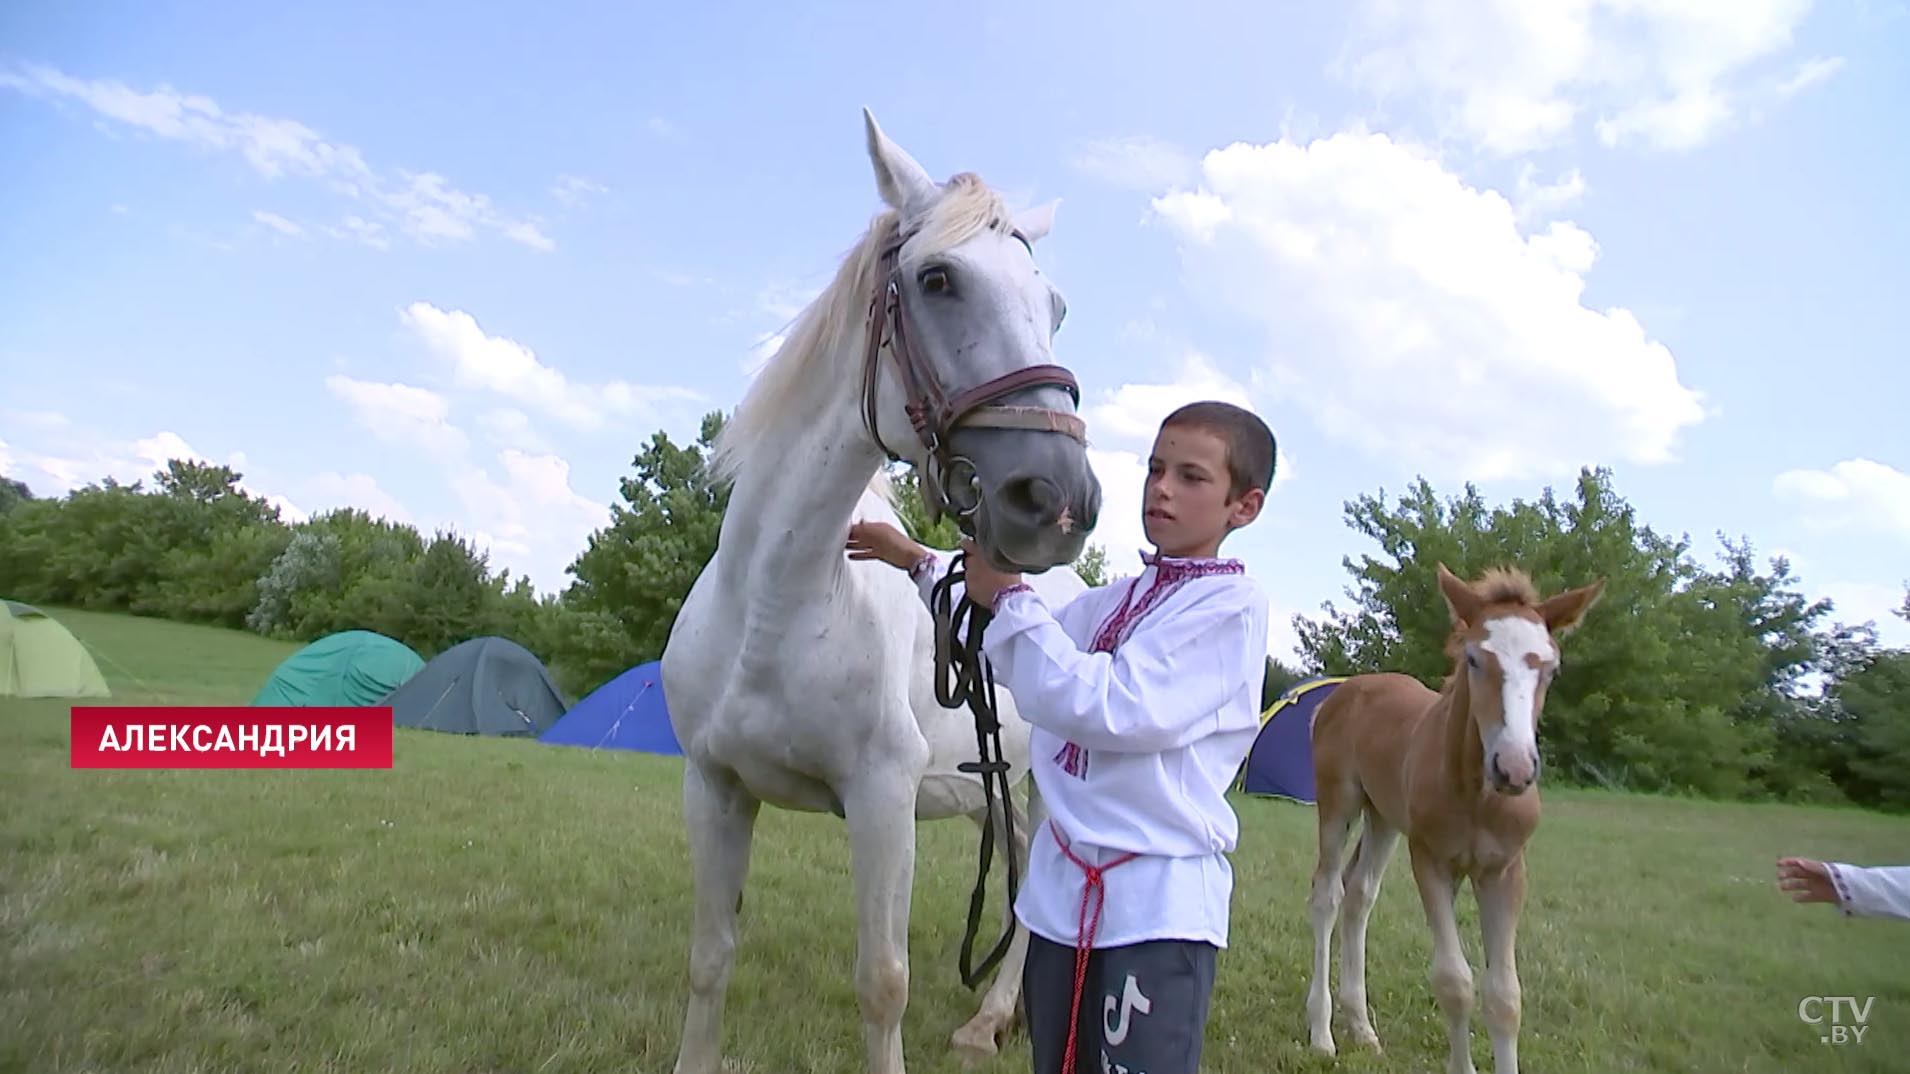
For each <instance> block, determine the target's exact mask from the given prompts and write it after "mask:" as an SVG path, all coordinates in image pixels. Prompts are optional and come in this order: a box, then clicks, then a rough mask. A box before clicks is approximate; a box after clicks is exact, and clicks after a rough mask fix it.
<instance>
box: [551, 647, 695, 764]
mask: <svg viewBox="0 0 1910 1074" xmlns="http://www.w3.org/2000/svg"><path fill="white" fill-rule="evenodd" d="M537 741H539V742H549V743H552V744H553V745H559V746H587V747H589V748H591V749H606V750H638V751H640V752H643V753H662V754H668V755H671V756H676V757H681V756H682V755H683V747H681V746H679V745H677V741H676V732H675V731H674V730H673V729H672V728H671V727H670V710H669V709H668V708H666V707H664V704H663V672H662V670H661V669H660V668H659V667H658V665H657V662H656V661H654V660H652V661H650V662H649V663H647V664H638V665H637V666H636V667H633V668H631V669H630V670H629V671H626V672H624V673H623V674H621V675H619V676H617V677H616V678H614V679H611V680H610V681H609V682H607V683H604V684H603V685H602V686H599V687H598V688H597V689H596V690H594V691H592V692H591V694H590V696H589V697H586V698H584V699H583V700H582V701H579V702H577V704H576V705H574V706H572V707H571V710H570V711H569V712H567V713H565V714H564V718H563V719H561V720H558V721H557V722H556V723H554V724H552V725H551V726H550V730H548V731H545V732H544V733H543V734H541V735H539V736H537Z"/></svg>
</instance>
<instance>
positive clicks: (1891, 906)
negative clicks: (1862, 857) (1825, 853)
mask: <svg viewBox="0 0 1910 1074" xmlns="http://www.w3.org/2000/svg"><path fill="white" fill-rule="evenodd" d="M1824 865H1825V867H1826V868H1828V869H1829V870H1830V880H1831V883H1832V884H1833V885H1835V886H1836V888H1837V905H1838V907H1839V908H1840V909H1841V910H1843V912H1844V913H1845V914H1846V915H1847V916H1851V917H1893V918H1897V919H1899V920H1903V921H1910V865H1873V866H1862V865H1850V864H1847V863H1845V862H1840V861H1829V862H1825V863H1824Z"/></svg>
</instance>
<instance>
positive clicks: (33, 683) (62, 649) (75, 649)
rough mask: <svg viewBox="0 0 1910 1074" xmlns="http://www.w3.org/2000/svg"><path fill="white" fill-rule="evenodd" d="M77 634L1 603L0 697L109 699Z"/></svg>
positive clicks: (28, 609)
mask: <svg viewBox="0 0 1910 1074" xmlns="http://www.w3.org/2000/svg"><path fill="white" fill-rule="evenodd" d="M111 696H113V692H112V691H111V690H108V689H107V688H106V680H105V678H103V677H102V676H101V675H100V673H99V665H98V664H95V663H93V654H92V653H89V652H87V651H86V646H84V645H82V644H80V639H78V638H76V637H74V636H73V632H72V631H70V630H68V629H66V627H64V626H61V625H60V623H59V621H58V620H56V619H54V618H52V617H51V616H49V615H47V614H46V613H45V612H43V611H41V610H40V609H38V608H35V607H33V606H31V605H28V604H21V603H20V602H18V601H13V600H0V697H111Z"/></svg>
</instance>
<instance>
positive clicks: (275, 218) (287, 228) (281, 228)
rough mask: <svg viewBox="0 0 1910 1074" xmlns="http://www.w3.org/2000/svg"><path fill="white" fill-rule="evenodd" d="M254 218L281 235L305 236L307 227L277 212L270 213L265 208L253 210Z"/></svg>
mask: <svg viewBox="0 0 1910 1074" xmlns="http://www.w3.org/2000/svg"><path fill="white" fill-rule="evenodd" d="M252 219H254V220H257V221H258V222H259V223H261V224H264V225H265V226H266V227H269V228H271V229H272V230H273V231H276V232H278V233H279V234H281V235H290V236H291V237H293V238H295V239H302V238H304V237H305V229H304V228H302V227H300V226H299V225H297V224H294V223H293V222H291V221H290V220H287V219H286V218H284V217H283V216H280V215H279V214H277V213H268V212H266V211H265V210H264V209H254V210H252Z"/></svg>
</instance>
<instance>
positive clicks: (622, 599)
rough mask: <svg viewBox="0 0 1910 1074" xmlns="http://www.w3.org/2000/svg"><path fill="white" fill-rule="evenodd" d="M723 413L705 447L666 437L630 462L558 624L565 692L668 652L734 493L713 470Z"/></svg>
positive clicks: (704, 438)
mask: <svg viewBox="0 0 1910 1074" xmlns="http://www.w3.org/2000/svg"><path fill="white" fill-rule="evenodd" d="M723 422H724V416H723V414H722V413H720V412H717V413H711V414H709V415H707V416H705V417H704V419H703V425H702V430H701V433H700V435H699V436H698V438H697V442H696V443H695V444H693V445H689V446H686V447H678V446H677V445H676V444H675V443H673V442H671V440H670V437H669V435H668V434H666V433H663V432H661V431H659V432H657V433H656V434H654V435H653V436H652V437H651V438H650V443H649V445H648V446H647V447H645V448H644V449H643V450H641V451H639V452H638V453H637V454H636V456H635V457H634V458H633V459H632V460H631V466H632V468H633V469H634V470H635V473H634V474H633V475H632V476H630V477H625V478H624V479H623V480H622V481H621V483H620V485H619V492H620V494H621V495H622V497H623V501H624V502H623V503H622V504H612V505H611V507H610V514H611V520H610V524H609V525H608V526H605V527H604V528H603V529H600V530H598V531H597V532H595V533H593V534H591V535H590V539H589V541H588V544H587V546H586V547H585V549H584V551H583V552H582V553H581V554H579V555H578V556H577V558H576V559H575V560H573V561H572V562H571V565H570V573H571V575H572V576H573V577H574V578H576V581H575V582H573V583H571V585H570V586H569V588H567V589H566V590H565V592H564V599H563V603H564V606H565V609H566V611H567V612H569V613H571V614H569V615H567V616H564V617H562V618H561V619H560V620H559V621H558V622H557V623H556V624H554V625H553V628H552V629H553V630H554V631H555V632H556V635H557V639H558V640H557V641H556V642H555V644H560V645H561V646H562V647H563V651H564V654H565V655H564V658H563V662H564V664H565V672H566V674H567V675H570V676H574V678H572V679H570V680H569V681H567V682H566V686H567V688H568V687H571V686H573V685H574V686H576V687H577V688H578V689H580V690H581V688H582V687H583V686H584V685H590V686H594V685H597V684H601V683H603V682H605V681H606V680H608V679H609V678H611V677H612V676H614V675H616V674H618V673H620V672H622V671H623V670H624V669H626V668H628V667H631V666H632V665H635V664H639V663H642V662H644V661H647V660H655V659H657V658H658V657H660V656H662V655H663V647H664V643H665V642H666V641H668V640H669V637H670V628H671V626H673V625H674V624H675V622H676V615H677V612H678V611H679V610H680V609H681V608H682V607H683V601H684V600H685V599H686V598H688V596H689V594H690V587H691V586H692V585H694V584H695V583H696V578H697V575H698V574H700V573H702V570H703V567H704V565H705V564H707V563H708V562H709V561H710V557H711V556H713V555H715V554H716V543H717V537H718V534H719V533H720V531H721V529H722V525H723V512H724V510H725V509H726V508H727V507H728V506H729V486H728V485H727V484H722V485H719V484H717V483H715V482H714V480H713V479H712V476H711V474H710V472H709V470H708V468H707V467H706V465H705V462H706V460H707V458H708V452H709V451H710V450H711V448H712V447H713V446H714V444H715V442H716V437H717V435H718V434H719V433H721V432H722V429H723Z"/></svg>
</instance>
